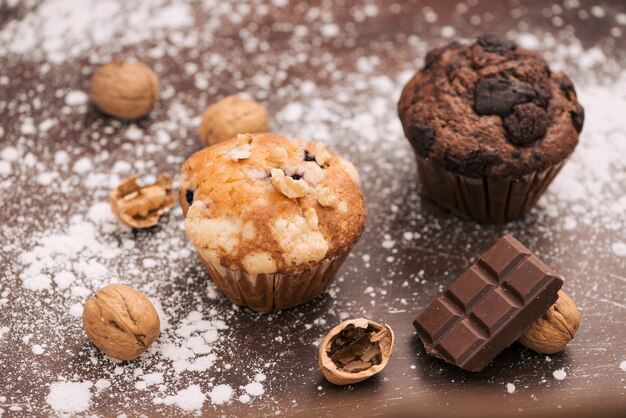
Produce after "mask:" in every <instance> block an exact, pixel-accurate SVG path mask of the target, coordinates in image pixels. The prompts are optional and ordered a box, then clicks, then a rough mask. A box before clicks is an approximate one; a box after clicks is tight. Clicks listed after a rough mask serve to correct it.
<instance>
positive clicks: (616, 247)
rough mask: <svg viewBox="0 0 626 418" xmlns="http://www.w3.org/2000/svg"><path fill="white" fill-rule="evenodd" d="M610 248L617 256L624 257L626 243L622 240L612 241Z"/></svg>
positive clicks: (625, 254)
mask: <svg viewBox="0 0 626 418" xmlns="http://www.w3.org/2000/svg"><path fill="white" fill-rule="evenodd" d="M611 249H612V250H613V253H614V254H615V255H617V256H619V257H626V243H623V242H621V241H620V242H614V243H613V245H611Z"/></svg>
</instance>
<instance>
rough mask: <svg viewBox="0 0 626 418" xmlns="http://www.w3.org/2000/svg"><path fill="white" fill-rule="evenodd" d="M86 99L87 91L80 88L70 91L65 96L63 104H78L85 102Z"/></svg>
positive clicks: (87, 98)
mask: <svg viewBox="0 0 626 418" xmlns="http://www.w3.org/2000/svg"><path fill="white" fill-rule="evenodd" d="M88 101H89V96H87V93H85V92H82V91H80V90H73V91H70V92H69V93H67V95H66V96H65V104H66V105H68V106H80V105H84V104H86V103H87V102H88Z"/></svg>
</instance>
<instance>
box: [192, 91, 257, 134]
mask: <svg viewBox="0 0 626 418" xmlns="http://www.w3.org/2000/svg"><path fill="white" fill-rule="evenodd" d="M268 124H269V121H268V115H267V110H265V108H264V107H263V106H262V105H261V104H259V103H258V102H255V101H254V100H248V99H244V98H242V97H239V96H228V97H226V98H224V99H222V100H220V101H219V102H217V103H215V104H213V105H211V106H209V107H207V108H206V110H205V111H204V114H203V115H202V121H201V122H200V140H201V142H202V144H203V145H204V146H209V145H213V144H217V143H218V142H221V141H223V140H225V139H229V138H234V137H235V136H236V135H237V134H242V133H259V132H267V130H268Z"/></svg>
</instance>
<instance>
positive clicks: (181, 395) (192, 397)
mask: <svg viewBox="0 0 626 418" xmlns="http://www.w3.org/2000/svg"><path fill="white" fill-rule="evenodd" d="M205 400H206V396H205V394H204V393H202V390H201V389H200V386H198V385H191V386H189V387H188V388H187V389H183V390H179V391H178V392H177V393H176V395H171V396H166V397H165V398H163V399H162V403H164V404H165V405H176V406H178V407H179V408H180V409H182V410H183V411H195V410H199V409H201V408H202V405H204V401H205ZM160 401H161V400H159V401H157V403H159V402H160Z"/></svg>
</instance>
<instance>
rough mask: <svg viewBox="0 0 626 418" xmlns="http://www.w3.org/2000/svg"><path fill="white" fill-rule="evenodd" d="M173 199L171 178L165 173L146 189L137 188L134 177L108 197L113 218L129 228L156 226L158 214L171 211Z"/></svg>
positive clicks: (122, 183) (120, 185) (159, 215)
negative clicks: (115, 217)
mask: <svg viewBox="0 0 626 418" xmlns="http://www.w3.org/2000/svg"><path fill="white" fill-rule="evenodd" d="M175 200H176V197H175V196H174V191H173V188H172V178H171V177H170V175H169V174H167V173H163V174H161V176H160V177H159V179H158V180H157V181H156V182H155V183H153V184H148V185H146V186H140V185H138V184H137V176H136V175H134V176H132V177H130V178H128V179H126V180H124V181H123V182H121V183H120V184H119V185H118V186H117V187H116V188H115V189H113V191H112V192H111V194H110V195H109V201H110V203H111V210H113V213H114V214H115V216H117V218H118V219H119V220H120V221H121V222H122V223H123V224H125V225H128V226H130V227H132V228H148V227H151V226H154V225H156V224H157V223H158V222H159V219H160V218H161V215H163V214H164V213H165V212H167V211H169V210H170V209H171V208H172V206H173V205H174V201H175Z"/></svg>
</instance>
